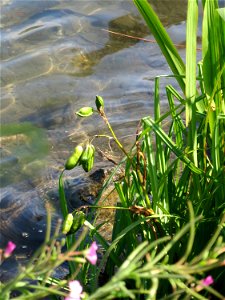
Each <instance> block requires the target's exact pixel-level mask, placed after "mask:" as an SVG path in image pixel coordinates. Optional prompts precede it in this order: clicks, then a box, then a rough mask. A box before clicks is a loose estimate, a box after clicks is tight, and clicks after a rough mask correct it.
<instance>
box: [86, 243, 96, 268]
mask: <svg viewBox="0 0 225 300" xmlns="http://www.w3.org/2000/svg"><path fill="white" fill-rule="evenodd" d="M97 250H98V246H97V244H96V242H93V243H92V244H91V247H90V248H89V249H88V250H87V251H86V253H85V257H86V258H87V260H89V262H90V263H91V264H92V265H96V262H97V259H98V257H97V253H96V251H97Z"/></svg>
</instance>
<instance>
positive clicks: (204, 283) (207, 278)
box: [202, 275, 214, 286]
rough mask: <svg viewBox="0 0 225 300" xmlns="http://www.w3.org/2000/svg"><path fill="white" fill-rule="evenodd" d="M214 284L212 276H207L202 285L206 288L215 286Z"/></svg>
mask: <svg viewBox="0 0 225 300" xmlns="http://www.w3.org/2000/svg"><path fill="white" fill-rule="evenodd" d="M213 282H214V280H213V278H212V276H211V275H209V276H207V277H206V278H205V279H203V280H202V284H203V285H206V286H208V285H210V284H213Z"/></svg>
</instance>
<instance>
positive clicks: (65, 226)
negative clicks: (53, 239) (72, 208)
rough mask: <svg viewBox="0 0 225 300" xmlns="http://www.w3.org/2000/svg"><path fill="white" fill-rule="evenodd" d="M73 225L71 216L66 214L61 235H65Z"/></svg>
mask: <svg viewBox="0 0 225 300" xmlns="http://www.w3.org/2000/svg"><path fill="white" fill-rule="evenodd" d="M72 225H73V215H72V214H68V215H67V216H66V218H65V220H64V222H63V226H62V233H63V234H67V233H68V232H69V231H70V229H71V227H72Z"/></svg>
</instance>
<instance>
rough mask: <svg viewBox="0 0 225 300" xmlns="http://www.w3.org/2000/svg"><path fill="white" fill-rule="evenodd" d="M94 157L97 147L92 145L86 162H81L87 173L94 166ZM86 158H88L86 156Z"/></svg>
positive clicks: (89, 147)
mask: <svg viewBox="0 0 225 300" xmlns="http://www.w3.org/2000/svg"><path fill="white" fill-rule="evenodd" d="M94 157H95V147H94V145H92V144H89V146H88V154H87V159H86V160H81V164H82V167H83V169H84V171H85V172H89V171H90V170H91V169H92V168H93V165H94ZM85 158H86V156H85Z"/></svg>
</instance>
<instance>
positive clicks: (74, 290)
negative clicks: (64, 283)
mask: <svg viewBox="0 0 225 300" xmlns="http://www.w3.org/2000/svg"><path fill="white" fill-rule="evenodd" d="M69 288H70V293H69V295H68V296H67V297H66V298H65V300H80V297H81V293H82V291H83V287H82V286H81V284H80V282H79V281H78V280H73V281H70V282H69Z"/></svg>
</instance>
